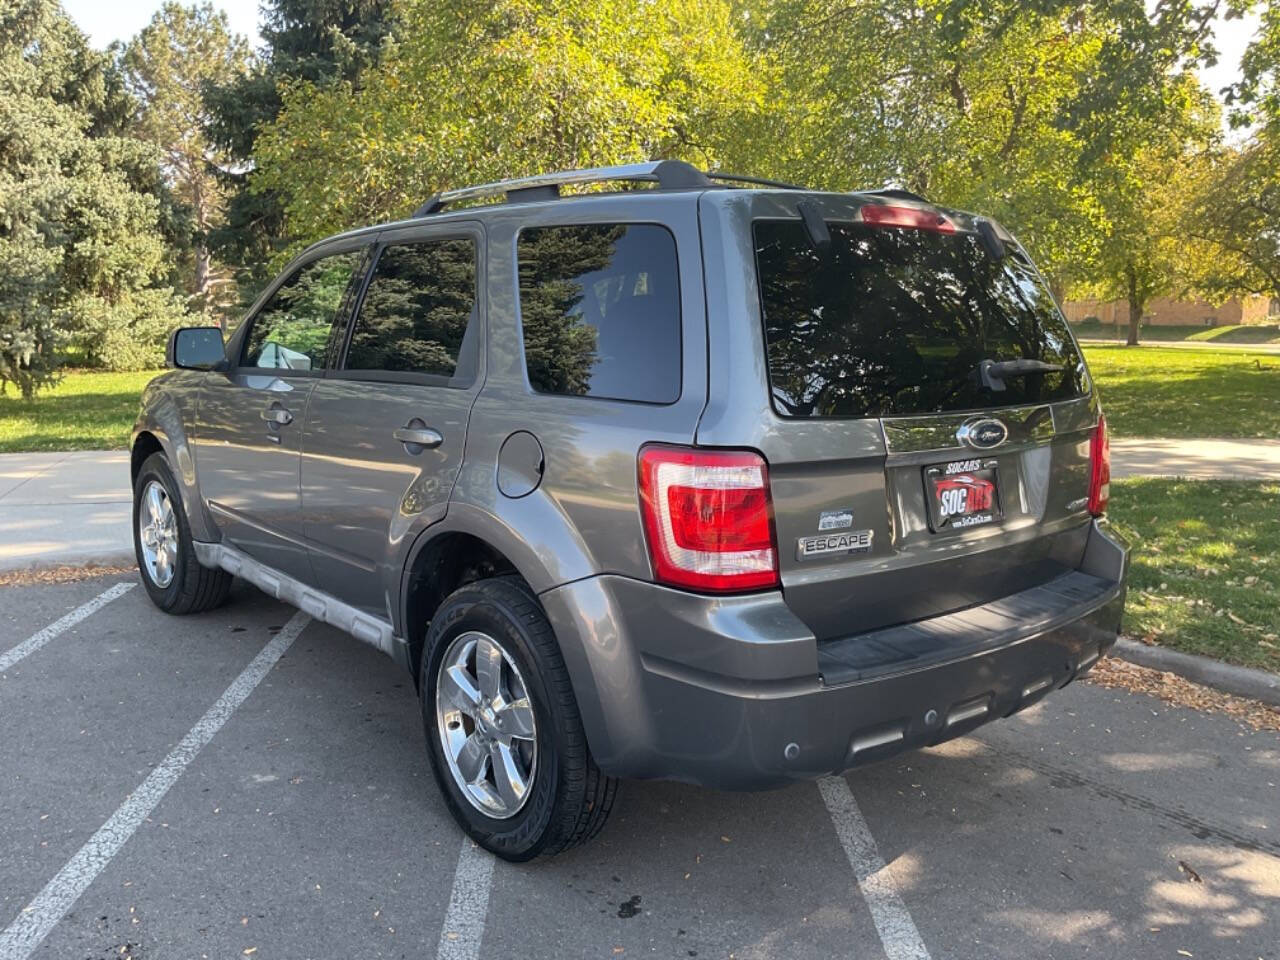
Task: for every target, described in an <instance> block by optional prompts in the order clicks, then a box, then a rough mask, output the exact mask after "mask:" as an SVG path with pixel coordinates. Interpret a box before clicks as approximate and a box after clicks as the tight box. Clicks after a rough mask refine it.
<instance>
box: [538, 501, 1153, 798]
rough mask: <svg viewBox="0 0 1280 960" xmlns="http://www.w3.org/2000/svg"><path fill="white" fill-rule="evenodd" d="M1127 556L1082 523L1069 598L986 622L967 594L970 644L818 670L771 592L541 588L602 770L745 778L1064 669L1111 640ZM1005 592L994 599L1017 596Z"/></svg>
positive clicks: (1045, 684)
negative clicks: (1085, 537)
mask: <svg viewBox="0 0 1280 960" xmlns="http://www.w3.org/2000/svg"><path fill="white" fill-rule="evenodd" d="M1127 563H1128V549H1127V547H1126V546H1125V544H1124V543H1123V542H1122V541H1121V540H1120V539H1119V538H1118V537H1117V536H1116V535H1115V534H1114V532H1111V531H1110V530H1108V529H1107V528H1106V526H1105V525H1104V524H1099V523H1095V524H1094V525H1093V527H1092V529H1091V530H1090V535H1089V545H1088V548H1087V549H1086V552H1085V559H1084V563H1083V564H1082V568H1081V572H1082V573H1083V574H1085V575H1086V576H1085V577H1084V578H1077V579H1076V580H1075V581H1073V583H1074V585H1075V586H1077V587H1078V586H1080V584H1081V583H1082V582H1085V581H1087V582H1088V583H1091V584H1092V585H1093V587H1094V589H1092V590H1090V591H1086V592H1084V593H1080V594H1079V596H1078V598H1077V600H1078V602H1074V603H1072V604H1071V605H1069V606H1068V607H1064V608H1061V609H1058V610H1056V611H1055V612H1054V613H1053V615H1052V616H1041V617H1030V616H1028V617H1027V618H1026V622H1025V629H1006V630H1003V631H999V632H997V631H994V630H991V629H984V628H983V626H982V613H983V611H984V609H985V608H974V609H973V610H972V611H968V612H967V613H970V614H973V616H971V617H969V620H970V621H971V623H972V624H973V626H972V631H973V632H972V637H971V639H972V642H971V643H956V644H955V645H953V646H952V647H951V648H950V649H949V650H946V651H943V652H942V653H941V654H940V655H939V656H934V657H929V656H925V657H921V658H917V659H915V660H911V659H908V660H906V661H904V662H902V663H900V664H895V665H892V666H891V667H889V668H888V669H882V670H863V671H852V672H851V671H849V670H840V669H833V666H838V664H835V662H834V661H832V660H831V659H830V658H829V657H826V656H823V655H820V653H819V645H818V644H817V642H816V641H815V639H814V637H813V635H812V634H811V633H809V631H808V630H807V629H806V628H805V627H804V625H803V624H802V623H800V621H799V620H798V619H796V618H795V616H794V615H793V614H791V612H790V610H789V609H788V608H787V606H786V604H785V603H784V602H783V600H782V597H781V594H779V593H776V592H775V593H768V594H756V595H752V596H747V597H726V598H716V597H705V596H696V595H693V594H688V593H684V592H681V591H677V590H670V589H667V588H664V587H660V586H657V585H655V584H651V583H644V582H641V581H637V580H631V579H628V578H625V577H614V576H600V577H592V578H590V579H587V580H580V581H577V582H575V583H571V584H567V585H565V586H562V587H558V588H556V589H554V590H550V591H548V592H546V593H544V594H543V595H542V601H543V605H544V607H545V608H546V610H547V614H548V616H549V617H550V618H551V621H552V624H553V626H554V627H555V629H556V633H557V636H558V637H559V638H560V642H561V647H562V649H563V651H564V654H565V660H566V664H567V666H568V667H569V671H570V674H571V676H572V679H573V684H574V690H575V693H576V694H577V697H578V701H579V707H580V709H581V711H582V716H583V721H584V723H585V725H586V728H587V737H588V741H589V743H590V745H591V749H592V753H593V755H594V756H595V759H596V762H597V763H598V764H599V765H600V767H601V769H603V770H604V771H605V772H607V773H609V774H611V775H613V776H619V777H631V778H667V779H675V780H683V781H687V782H692V783H699V784H703V785H706V786H712V787H719V788H725V789H756V788H762V787H769V786H775V785H778V784H781V783H786V782H788V781H791V780H798V779H809V778H814V777H819V776H823V775H825V774H827V773H831V772H833V771H838V770H843V769H847V768H849V767H852V766H856V765H858V764H862V763H866V762H869V761H873V760H878V759H883V758H884V757H887V756H891V755H893V754H894V753H897V752H899V751H901V750H904V749H911V748H914V747H920V746H926V745H929V744H934V743H939V742H941V741H943V740H947V739H950V738H952V737H955V736H960V735H962V734H964V733H967V732H968V731H970V730H972V729H974V728H975V727H977V726H979V725H981V724H982V723H985V722H987V721H988V720H992V719H995V718H997V717H1003V716H1008V715H1009V714H1011V713H1014V712H1016V711H1018V710H1021V709H1022V708H1024V707H1026V706H1028V705H1030V704H1032V703H1034V702H1036V701H1037V700H1039V699H1040V698H1041V697H1043V696H1045V695H1046V694H1047V693H1049V692H1050V691H1052V690H1055V689H1057V688H1059V687H1062V686H1065V685H1066V684H1068V683H1070V682H1071V681H1072V680H1074V679H1075V678H1076V677H1077V676H1079V675H1080V674H1081V673H1083V672H1084V671H1085V670H1087V669H1088V668H1089V667H1091V666H1092V665H1093V663H1094V662H1096V661H1097V659H1098V657H1099V656H1101V655H1102V654H1104V653H1105V652H1106V651H1107V650H1108V649H1110V647H1111V645H1112V644H1113V643H1114V642H1115V638H1116V634H1117V631H1118V630H1119V625H1120V616H1121V613H1122V611H1123V607H1124V591H1125V587H1124V583H1125V576H1126V573H1127ZM1018 596H1019V595H1015V596H1014V597H1013V598H1004V600H1002V601H999V602H998V603H1000V604H1003V605H1004V606H1003V607H1002V609H1006V610H1015V611H1016V610H1019V609H1025V605H1024V606H1022V607H1020V606H1019V605H1018V604H1016V603H1013V604H1010V603H1009V601H1012V600H1014V599H1015V598H1016V597H1018ZM989 606H994V605H989ZM951 629H954V624H953V625H951ZM854 639H855V640H856V639H857V638H854ZM824 674H827V675H829V676H824Z"/></svg>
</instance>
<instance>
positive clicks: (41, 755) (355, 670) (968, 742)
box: [0, 577, 1280, 960]
mask: <svg viewBox="0 0 1280 960" xmlns="http://www.w3.org/2000/svg"><path fill="white" fill-rule="evenodd" d="M133 582H134V580H133V579H132V578H129V577H114V578H106V579H99V580H84V581H79V582H73V583H66V584H58V585H33V586H10V587H3V588H0V667H3V669H0V734H2V736H0V811H2V813H0V930H3V932H2V933H0V958H3V960H15V958H25V957H28V956H35V957H41V958H59V960H99V958H102V960H105V958H119V957H132V958H140V957H146V958H161V957H164V958H170V957H172V958H197V957H209V958H231V957H246V956H248V957H253V958H255V960H264V958H277V957H280V958H335V957H360V958H376V957H388V958H390V957H396V958H400V957H404V958H409V957H414V958H416V957H427V958H431V957H459V958H463V957H467V958H469V957H555V958H566V957H607V958H613V957H635V956H657V957H699V958H706V957H736V958H749V957H759V958H766V957H777V958H788V960H790V958H809V957H812V958H829V957H844V956H848V957H858V958H868V957H880V956H885V957H888V958H891V960H897V958H906V957H911V958H920V957H932V958H942V957H948V958H950V957H958V958H959V957H973V958H990V957H1086V956H1087V957H1116V958H1134V957H1170V958H1178V957H1185V956H1192V957H1212V958H1236V957H1239V958H1256V957H1264V958H1276V957H1280V946H1278V945H1280V790H1278V789H1277V783H1280V737H1277V735H1276V734H1274V733H1258V732H1251V731H1248V730H1245V729H1243V728H1241V727H1240V726H1239V725H1238V724H1236V723H1235V722H1234V721H1232V720H1229V719H1227V718H1225V717H1222V716H1215V715H1208V714H1201V713H1197V712H1194V711H1190V710H1185V709H1181V708H1176V707H1170V706H1167V705H1166V704H1164V703H1162V702H1160V701H1158V700H1154V699H1150V698H1147V697H1145V696H1142V695H1137V694H1130V693H1126V692H1123V691H1119V690H1108V689H1103V688H1101V687H1099V686H1096V685H1092V684H1089V683H1077V684H1073V685H1072V686H1070V687H1068V688H1066V689H1065V690H1063V691H1061V692H1060V693H1058V694H1057V695H1056V696H1054V697H1051V698H1049V699H1048V700H1047V701H1044V702H1042V703H1041V704H1040V705H1038V706H1036V707H1034V708H1032V709H1031V710H1029V711H1027V712H1026V713H1024V714H1021V715H1019V716H1017V717H1014V718H1012V719H1009V720H1006V721H1003V722H999V723H996V724H994V725H989V726H987V727H985V728H983V729H981V730H979V731H978V732H977V734H975V735H973V736H970V737H966V738H964V739H961V740H958V741H955V742H953V743H950V744H947V745H945V746H942V747H939V748H936V749H932V750H928V751H924V752H920V753H914V754H909V755H906V756H903V757H900V758H898V759H896V760H892V761H888V762H885V763H882V764H880V765H878V766H873V767H870V768H866V769H862V770H858V771H854V772H852V773H850V774H848V775H847V776H844V777H840V778H829V779H827V780H825V781H823V782H822V783H820V784H812V783H803V784H798V785H796V786H793V787H790V788H788V789H785V790H780V791H775V792H769V793H759V794H724V793H716V792H713V791H708V790H701V789H698V788H694V787H689V786H684V785H679V784H669V783H626V784H624V785H623V789H622V792H621V793H620V796H619V799H618V802H617V805H616V807H615V810H614V815H613V818H612V820H611V821H610V822H609V824H608V826H607V827H606V828H605V830H604V832H603V833H602V834H601V836H600V837H599V838H598V839H597V840H596V841H595V842H594V843H593V844H591V845H589V846H586V847H584V848H581V849H578V850H576V851H573V852H571V853H569V854H566V855H564V856H561V857H558V858H555V859H551V860H542V861H537V862H534V863H531V864H526V865H522V866H513V865H510V864H506V863H494V862H493V861H492V860H491V859H490V858H488V856H487V855H484V854H481V853H480V852H479V851H477V850H476V849H475V848H473V847H472V846H471V845H470V844H469V843H467V842H464V841H463V839H462V835H461V833H460V832H459V831H458V830H457V829H456V828H455V826H454V825H453V823H452V821H451V820H450V819H449V817H448V814H447V813H446V811H445V809H444V806H443V803H442V802H441V801H440V799H439V797H438V796H437V793H436V788H435V785H434V782H433V780H432V777H431V773H430V770H429V768H428V764H427V760H426V755H425V752H424V748H423V732H422V724H421V719H420V714H419V711H418V704H417V699H416V696H415V694H414V690H413V684H412V682H411V680H410V678H409V677H408V676H407V675H406V674H404V673H402V672H401V670H400V668H398V667H396V666H395V665H394V664H393V663H392V662H391V661H390V660H388V659H385V658H383V657H382V656H381V655H380V654H378V653H377V652H376V651H374V650H372V649H371V648H368V647H365V646H363V645H361V644H359V643H357V642H356V641H354V640H351V639H349V638H348V637H346V636H344V635H342V634H340V633H338V632H336V631H334V630H333V629H331V628H329V627H327V626H324V625H322V624H318V623H309V622H307V621H306V620H305V618H304V617H302V615H300V614H297V613H296V612H295V611H293V610H291V609H289V608H287V607H284V606H283V605H281V604H279V603H277V602H275V601H274V600H271V599H269V598H267V597H265V596H264V595H262V594H260V593H258V592H256V591H254V590H252V589H251V588H247V587H244V586H242V585H237V588H236V591H235V593H234V595H233V600H232V602H231V603H230V604H229V605H227V606H226V607H223V608H222V609H220V610H217V611H215V612H213V613H210V614H207V615H203V616H199V617H192V618H187V619H173V618H169V617H166V616H165V615H163V614H161V613H159V612H158V611H156V610H155V609H154V608H153V607H152V606H151V604H150V603H149V602H148V600H147V598H146V596H145V594H144V593H143V591H142V589H141V588H140V587H134V588H129V589H126V588H124V587H120V588H117V590H116V591H115V592H113V593H112V594H111V596H109V597H108V598H107V599H102V597H103V595H104V591H107V592H109V591H111V588H112V587H113V585H115V584H117V583H120V584H132V583H133ZM121 591H123V592H121ZM86 605H88V606H87V607H86ZM85 610H88V612H87V613H85V612H84V611H85ZM68 614H73V616H72V617H71V618H70V620H76V618H77V617H79V618H80V619H78V620H77V621H76V622H74V623H71V622H69V620H67V619H64V618H67V615H68ZM60 621H61V626H59V625H58V624H59V622H60ZM50 625H54V626H53V627H52V628H50ZM46 628H49V629H46ZM846 785H847V786H846Z"/></svg>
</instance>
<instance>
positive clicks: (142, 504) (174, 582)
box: [133, 453, 232, 615]
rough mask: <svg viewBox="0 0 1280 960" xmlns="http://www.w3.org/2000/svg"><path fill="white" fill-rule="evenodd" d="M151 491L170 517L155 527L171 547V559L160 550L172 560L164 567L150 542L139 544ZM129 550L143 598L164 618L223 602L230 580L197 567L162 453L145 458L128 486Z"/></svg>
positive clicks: (149, 514) (148, 517)
mask: <svg viewBox="0 0 1280 960" xmlns="http://www.w3.org/2000/svg"><path fill="white" fill-rule="evenodd" d="M153 487H155V488H156V489H155V491H154V493H155V495H156V496H157V497H160V499H161V502H162V503H167V506H168V510H169V511H170V512H171V514H172V519H171V522H169V523H165V524H162V525H161V526H162V527H163V528H164V529H165V531H166V533H165V534H164V542H165V544H166V545H167V546H170V547H171V548H172V554H170V553H169V551H168V550H167V549H166V550H165V551H163V553H164V554H165V555H171V556H172V559H171V560H170V562H169V563H167V564H165V563H163V562H160V563H157V562H156V561H157V559H158V557H159V556H160V553H161V552H162V551H160V550H158V549H157V547H156V545H155V541H154V540H150V541H149V542H144V537H145V536H146V535H145V533H144V531H145V530H146V528H147V527H148V526H151V522H150V521H151V519H152V517H153V512H152V509H151V506H150V500H149V498H150V497H151V495H152V490H153ZM161 491H163V496H162V497H161ZM166 516H167V515H166ZM133 550H134V556H135V557H136V558H137V561H138V573H139V574H140V575H141V578H142V585H143V586H144V587H146V588H147V595H148V596H149V597H151V602H152V603H154V604H155V605H156V606H157V607H159V608H160V609H161V610H163V611H164V612H165V613H172V614H178V615H181V614H187V613H200V612H201V611H204V610H212V609H213V608H214V607H216V606H218V605H219V604H221V603H222V602H223V601H224V600H226V599H227V592H228V591H229V590H230V589H231V581H232V577H231V575H230V574H229V573H227V572H226V571H224V570H210V569H209V568H207V567H203V566H201V565H200V562H199V560H197V559H196V551H195V546H194V544H193V543H192V541H191V525H190V524H189V523H188V522H187V514H186V511H185V510H184V509H183V506H182V496H181V494H180V492H179V490H178V484H177V482H176V481H175V480H174V478H173V472H172V471H171V470H170V469H169V462H168V461H167V460H166V459H165V456H164V454H163V453H153V454H152V455H151V456H149V457H147V459H146V460H145V461H144V462H143V464H142V469H141V470H139V471H138V477H137V479H136V480H135V481H134V484H133Z"/></svg>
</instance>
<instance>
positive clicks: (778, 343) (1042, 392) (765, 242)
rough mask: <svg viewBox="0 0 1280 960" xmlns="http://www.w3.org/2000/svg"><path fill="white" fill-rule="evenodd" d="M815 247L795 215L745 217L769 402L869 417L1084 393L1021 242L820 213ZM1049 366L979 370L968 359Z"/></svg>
mask: <svg viewBox="0 0 1280 960" xmlns="http://www.w3.org/2000/svg"><path fill="white" fill-rule="evenodd" d="M827 227H828V229H829V231H830V232H831V241H832V242H831V249H830V251H829V253H828V255H827V256H826V257H825V258H824V257H821V256H820V255H819V254H818V253H817V251H816V250H815V249H814V248H813V246H812V244H810V242H809V240H808V236H807V234H806V232H805V229H804V226H803V224H802V223H801V222H800V221H799V220H794V221H792V220H758V221H756V222H755V223H754V224H753V239H754V243H755V256H756V269H757V275H758V278H759V286H760V306H761V311H762V314H763V320H764V334H765V349H766V352H767V355H768V356H767V359H768V368H769V379H770V388H771V391H772V395H773V396H772V399H773V405H774V408H775V409H776V410H777V411H778V413H780V414H781V415H783V416H787V417H882V416H904V415H911V414H925V413H935V412H951V411H964V410H978V409H986V408H991V407H1002V406H1013V405H1017V404H1024V403H1037V402H1048V401H1054V400H1065V399H1070V398H1073V397H1077V396H1080V395H1081V394H1082V393H1083V392H1084V367H1083V363H1082V361H1081V359H1080V355H1079V352H1078V351H1077V350H1076V347H1075V344H1074V341H1073V340H1072V339H1071V335H1070V333H1069V331H1068V329H1067V325H1066V321H1065V320H1063V319H1062V316H1061V314H1060V313H1059V312H1058V309H1057V307H1056V305H1055V304H1054V302H1053V298H1052V297H1051V296H1050V294H1049V291H1048V290H1046V289H1045V287H1044V284H1043V283H1042V282H1041V280H1040V278H1039V275H1038V274H1037V273H1036V271H1035V268H1034V267H1033V266H1032V265H1031V263H1030V262H1029V261H1027V260H1026V258H1025V256H1024V255H1023V254H1022V252H1021V250H1020V249H1019V248H1017V247H1016V246H1015V245H1013V244H1009V245H1008V246H1007V248H1006V249H1007V256H1005V257H1004V258H1003V259H1000V260H997V259H995V258H993V257H992V256H991V255H990V254H988V253H987V252H986V250H985V249H984V248H983V247H982V245H981V242H980V241H979V239H978V238H977V237H976V236H974V235H971V234H965V233H954V234H943V233H935V232H932V231H926V230H912V229H902V228H887V227H877V226H870V225H867V224H863V223H852V222H829V223H828V224H827ZM1023 358H1026V359H1035V360H1042V361H1044V362H1046V363H1050V364H1055V365H1059V366H1061V367H1062V369H1061V370H1060V371H1057V372H1050V373H1036V374H1030V375H1024V376H1020V377H1017V378H1010V379H1008V380H1006V381H1005V389H1004V390H999V391H996V390H991V389H989V388H987V387H986V386H984V385H983V384H982V383H981V379H980V378H979V376H978V374H977V369H978V366H979V364H980V363H981V361H983V360H986V359H990V360H994V361H997V362H999V361H1003V360H1017V359H1023Z"/></svg>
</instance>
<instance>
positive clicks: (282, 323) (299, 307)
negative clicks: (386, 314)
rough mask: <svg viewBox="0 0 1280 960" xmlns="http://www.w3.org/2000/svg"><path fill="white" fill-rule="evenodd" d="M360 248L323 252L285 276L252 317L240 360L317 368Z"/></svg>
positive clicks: (322, 362) (271, 366)
mask: <svg viewBox="0 0 1280 960" xmlns="http://www.w3.org/2000/svg"><path fill="white" fill-rule="evenodd" d="M363 256H364V251H363V250H352V251H350V252H349V253H338V254H334V255H333V256H329V257H321V258H320V259H319V260H314V261H312V262H311V263H308V264H307V265H305V266H303V267H301V268H300V269H299V270H298V272H297V273H295V274H294V275H293V276H292V277H290V278H289V279H288V280H286V281H285V283H284V285H283V286H282V287H280V289H278V290H277V291H276V292H275V293H274V294H272V295H271V299H270V300H268V301H267V302H266V303H265V304H263V307H262V309H261V310H259V311H258V313H257V315H256V316H255V317H254V319H253V327H252V329H250V331H249V337H248V339H247V340H246V341H245V346H244V353H243V356H242V359H241V365H242V366H245V367H265V368H269V369H273V370H279V369H284V370H320V369H322V368H323V367H324V365H325V353H326V351H327V348H328V344H329V333H330V329H331V328H332V327H333V325H334V322H335V321H336V320H337V319H338V317H339V316H341V314H342V313H343V309H342V308H343V305H344V303H345V302H346V299H347V295H348V288H349V287H350V284H351V278H352V274H353V272H354V271H355V268H356V265H357V264H358V263H359V262H360V259H361V257H363Z"/></svg>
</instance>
